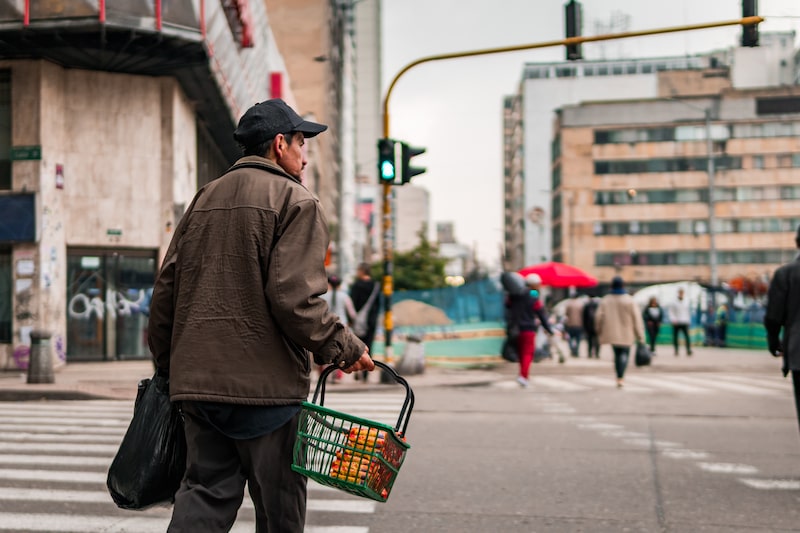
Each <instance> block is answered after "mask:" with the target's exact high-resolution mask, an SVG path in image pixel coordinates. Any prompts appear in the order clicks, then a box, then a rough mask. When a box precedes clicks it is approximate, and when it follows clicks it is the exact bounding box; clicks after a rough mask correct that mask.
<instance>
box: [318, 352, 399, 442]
mask: <svg viewBox="0 0 800 533" xmlns="http://www.w3.org/2000/svg"><path fill="white" fill-rule="evenodd" d="M373 362H374V363H375V366H377V367H379V368H382V369H383V370H384V371H386V373H387V374H389V375H390V376H392V378H393V379H394V380H395V381H396V382H397V383H399V384H400V385H402V386H403V387H405V389H406V399H405V401H404V402H403V407H402V408H401V409H400V416H398V417H397V425H396V426H395V428H394V429H395V431H396V432H398V433H400V434H401V435H403V436H405V434H406V428H407V427H408V419H409V418H411V410H412V409H413V408H414V391H412V390H411V386H410V385H409V384H408V381H406V379H405V378H404V377H403V376H401V375H400V374H398V373H397V372H396V371H395V369H394V368H392V367H391V366H389V365H387V364H386V363H384V362H382V361H373ZM336 370H339V368H338V367H336V366H335V365H328V366H327V367H325V369H323V371H322V373H321V374H320V375H319V379H318V380H317V386H316V388H315V389H314V399H313V400H311V402H312V403H317V398H319V404H318V405H325V383H326V382H327V379H328V376H330V375H331V374H332V373H334V372H335V371H336Z"/></svg>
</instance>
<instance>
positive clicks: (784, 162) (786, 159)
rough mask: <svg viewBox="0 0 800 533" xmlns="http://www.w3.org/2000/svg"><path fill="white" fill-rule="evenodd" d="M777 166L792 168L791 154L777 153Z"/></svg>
mask: <svg viewBox="0 0 800 533" xmlns="http://www.w3.org/2000/svg"><path fill="white" fill-rule="evenodd" d="M778 168H792V154H778Z"/></svg>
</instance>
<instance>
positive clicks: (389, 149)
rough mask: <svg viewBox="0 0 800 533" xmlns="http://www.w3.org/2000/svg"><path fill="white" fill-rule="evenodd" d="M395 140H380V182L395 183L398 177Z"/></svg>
mask: <svg viewBox="0 0 800 533" xmlns="http://www.w3.org/2000/svg"><path fill="white" fill-rule="evenodd" d="M395 142H396V141H395V140H394V139H386V138H384V139H378V182H379V183H389V184H392V183H394V182H395V179H396V177H397V165H396V158H395V151H394V145H395Z"/></svg>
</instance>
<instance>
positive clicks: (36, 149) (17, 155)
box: [11, 145, 42, 161]
mask: <svg viewBox="0 0 800 533" xmlns="http://www.w3.org/2000/svg"><path fill="white" fill-rule="evenodd" d="M40 159H42V147H41V146H39V145H37V146H12V147H11V160H12V161H39V160H40Z"/></svg>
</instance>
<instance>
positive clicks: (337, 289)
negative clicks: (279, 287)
mask: <svg viewBox="0 0 800 533" xmlns="http://www.w3.org/2000/svg"><path fill="white" fill-rule="evenodd" d="M341 286H342V280H341V278H339V276H337V275H336V274H331V275H329V276H328V292H326V293H325V294H323V295H322V296H321V298H322V299H323V300H325V303H327V304H328V307H330V309H331V311H332V312H333V314H335V315H336V316H338V317H339V320H341V321H342V322H343V323H345V324H348V325H351V324H352V323H353V320H355V318H356V310H355V308H354V307H353V300H351V299H350V295H349V294H347V292H345V291H343V290H342V289H341ZM316 367H317V372H318V373H319V374H321V373H322V370H324V368H325V367H324V366H322V365H316ZM343 374H344V372H342V370H341V369H339V370H337V371H336V373H335V374H334V375H333V379H332V383H339V382H340V381H341V380H342V375H343Z"/></svg>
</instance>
